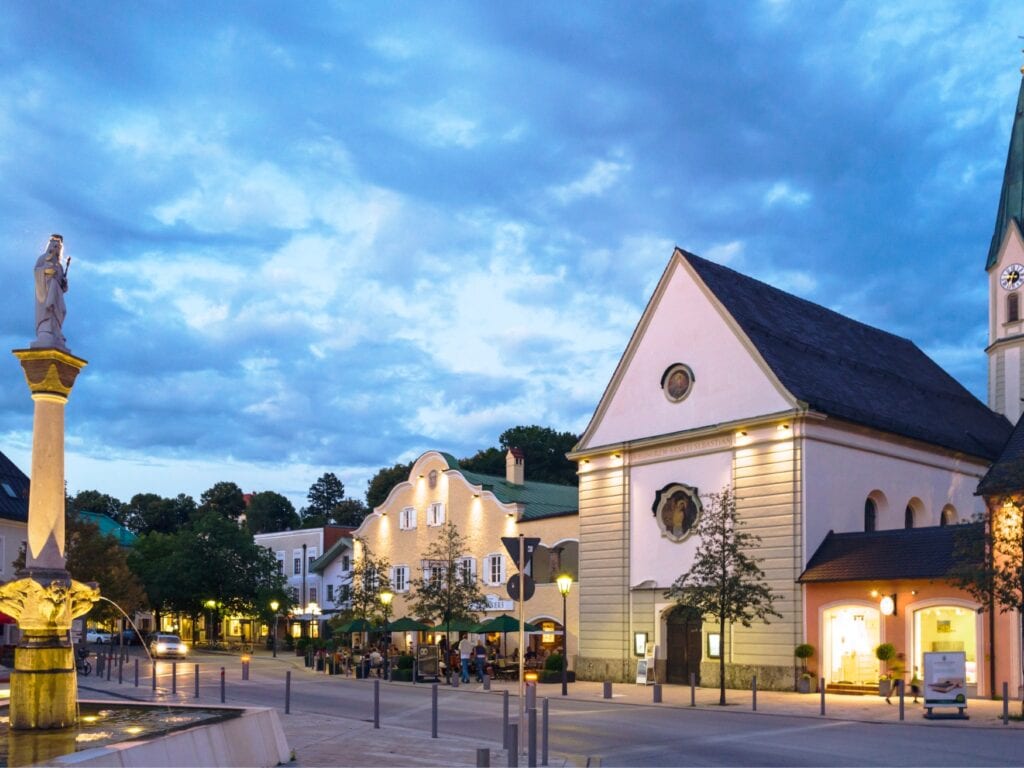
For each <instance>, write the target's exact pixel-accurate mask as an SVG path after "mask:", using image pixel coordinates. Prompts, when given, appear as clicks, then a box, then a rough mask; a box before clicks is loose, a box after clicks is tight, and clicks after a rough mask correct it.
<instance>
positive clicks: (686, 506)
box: [651, 483, 702, 541]
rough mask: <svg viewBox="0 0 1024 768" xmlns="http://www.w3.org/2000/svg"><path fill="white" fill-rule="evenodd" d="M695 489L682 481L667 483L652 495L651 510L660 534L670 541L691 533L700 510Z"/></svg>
mask: <svg viewBox="0 0 1024 768" xmlns="http://www.w3.org/2000/svg"><path fill="white" fill-rule="evenodd" d="M701 509H702V507H701V503H700V494H699V493H698V492H697V489H696V488H694V487H693V486H690V485H683V484H682V483H669V484H668V485H666V486H665V487H664V488H662V489H661V490H660V491H658V493H657V494H655V496H654V505H653V506H652V507H651V511H652V512H653V513H654V518H655V519H656V520H657V521H658V527H659V528H661V535H662V536H664V537H665V538H667V539H671V540H672V541H684V540H686V539H687V538H689V536H690V534H692V533H693V531H694V528H695V526H696V524H697V518H698V517H699V516H700V512H701Z"/></svg>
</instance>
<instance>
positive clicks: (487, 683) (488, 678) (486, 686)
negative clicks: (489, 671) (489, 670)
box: [484, 675, 491, 691]
mask: <svg viewBox="0 0 1024 768" xmlns="http://www.w3.org/2000/svg"><path fill="white" fill-rule="evenodd" d="M484 690H485V691H489V690H491V676H490V675H484Z"/></svg>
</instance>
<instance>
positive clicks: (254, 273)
mask: <svg viewBox="0 0 1024 768" xmlns="http://www.w3.org/2000/svg"><path fill="white" fill-rule="evenodd" d="M1021 34H1024V6H1022V5H1021V3H1020V2H1019V0H994V1H993V2H960V1H957V2H940V0H925V1H922V2H892V1H889V0H887V2H885V3H877V2H843V3H841V2H826V1H824V0H823V1H822V2H787V1H786V0H763V1H761V2H757V1H754V2H730V1H715V2H685V3H662V2H619V3H615V2H587V3H566V2H516V3H479V2H477V3H444V2H430V3H350V2H338V3H331V2H309V3H299V4H287V3H270V2H247V3H230V2H212V1H211V0H204V1H203V2H138V3H104V2H99V0H97V1H96V2H89V3H80V2H63V3H56V2H45V1H41V0H10V1H9V2H5V3H4V11H3V13H2V14H0V180H2V183H0V286H2V288H3V294H2V295H3V298H2V299H0V348H6V349H8V350H10V349H15V348H24V347H26V346H27V345H28V342H30V341H31V339H32V338H33V337H34V329H33V320H32V318H33V315H32V312H33V309H32V306H33V284H32V267H33V265H34V263H35V260H36V258H37V257H38V256H39V254H41V253H42V252H43V250H44V248H45V246H46V241H47V239H48V236H49V234H50V233H51V232H60V233H61V234H62V235H63V236H64V242H65V252H66V253H67V254H69V255H70V256H71V257H72V266H71V268H70V274H69V282H70V289H69V292H68V294H67V304H68V317H67V321H66V322H65V326H64V332H65V335H66V336H67V339H68V345H69V347H70V349H71V351H72V352H73V353H74V354H76V355H78V356H80V357H83V358H85V359H87V360H88V361H89V365H88V367H87V368H86V369H85V370H84V371H83V373H82V375H81V376H80V377H79V379H78V382H77V384H76V385H75V389H74V392H73V393H72V395H71V399H70V402H69V404H68V407H67V472H66V476H67V483H68V488H69V491H71V492H72V493H75V492H77V491H79V490H83V489H97V490H100V491H103V492H105V493H110V494H112V495H114V496H117V497H118V498H121V499H122V500H127V499H128V498H130V497H131V496H132V495H134V494H135V493H139V492H153V493H160V494H163V495H175V494H177V493H181V492H184V493H189V494H191V495H193V496H195V497H196V498H198V497H199V495H200V494H201V493H202V491H203V490H205V489H206V488H208V487H210V486H212V485H213V484H214V483H215V482H218V481H222V480H230V481H233V482H236V483H238V484H239V485H240V486H241V487H242V488H243V489H244V490H246V491H261V490H274V491H277V492H279V493H283V494H285V495H286V496H288V497H289V498H291V499H292V500H293V502H294V503H295V504H296V506H297V507H298V506H300V505H301V504H302V503H303V502H304V500H305V495H306V492H307V490H308V488H309V486H310V485H311V484H312V483H313V482H314V481H315V480H316V479H317V477H319V476H320V475H321V474H322V473H324V472H334V473H335V474H336V475H338V477H339V478H340V479H341V480H342V481H343V482H344V483H345V486H346V490H347V492H348V495H349V496H353V497H356V498H362V496H363V494H364V492H365V489H366V482H367V480H368V479H369V478H370V477H371V476H372V475H373V474H374V473H375V472H376V471H377V470H378V469H379V468H380V467H382V466H390V465H392V464H394V463H397V462H400V461H408V460H410V459H412V458H415V457H416V456H418V455H420V454H421V453H422V452H424V451H426V450H430V449H440V450H445V451H449V452H451V453H453V454H455V455H457V456H467V455H471V454H472V453H475V452H476V451H477V450H479V449H481V448H486V447H489V446H492V445H496V444H497V440H498V435H500V433H501V432H502V431H504V430H505V429H507V428H508V427H511V426H515V425H526V424H539V425H543V426H549V427H552V428H555V429H557V430H559V431H563V430H569V431H573V432H581V431H582V430H583V429H584V428H585V426H586V424H587V422H588V421H589V419H590V416H591V415H592V413H593V411H594V409H595V408H596V406H597V403H598V400H599V399H600V397H601V394H602V392H603V390H604V388H605V385H606V384H607V382H608V380H609V378H610V377H611V374H612V372H613V370H614V368H615V365H616V364H617V362H618V360H619V358H620V356H621V354H622V352H623V350H624V348H625V346H626V344H627V342H628V340H629V337H630V335H631V334H632V332H633V330H634V328H635V326H636V323H637V321H638V320H639V318H640V315H641V313H642V311H643V309H644V306H645V305H646V303H647V300H648V298H649V296H650V294H651V292H652V291H653V289H654V286H655V284H656V283H657V280H658V278H659V277H660V275H661V272H662V270H663V269H664V267H665V264H666V263H667V262H668V260H669V258H670V256H671V254H672V249H673V247H674V246H676V245H678V246H680V247H682V248H685V249H686V250H689V251H692V252H694V253H697V254H699V255H702V256H704V257H706V258H709V259H711V260H713V261H716V262H719V263H722V264H727V265H728V266H730V267H732V268H734V269H738V270H740V271H742V272H744V273H746V274H749V275H751V276H753V277H756V278H758V279H760V280H764V281H766V282H769V283H771V284H773V285H775V286H777V287H779V288H782V289H784V290H786V291H789V292H791V293H795V294H796V295H798V296H801V297H804V298H806V299H809V300H811V301H815V302H818V303H821V304H824V305H826V306H828V307H831V308H832V309H835V310H837V311H839V312H842V313H844V314H846V315H849V316H851V317H854V318H856V319H858V320H861V321H863V322H866V323H869V324H871V325H875V326H878V327H880V328H883V329H885V330H888V331H891V332H893V333H896V334H899V335H901V336H905V337H908V338H910V339H912V340H913V341H914V342H915V343H917V344H918V346H920V347H921V348H922V349H923V350H924V351H925V352H927V353H928V354H929V355H931V356H932V357H933V358H934V359H935V360H936V361H938V362H939V364H941V365H942V366H943V367H945V368H946V369H947V370H948V371H949V372H950V373H952V374H953V375H954V376H955V377H956V378H957V379H958V380H959V381H961V382H962V383H963V384H964V385H965V386H966V387H968V388H969V389H970V390H971V391H972V392H974V393H975V394H976V395H977V396H978V397H979V398H981V399H982V400H984V399H985V388H986V362H985V360H986V358H985V354H984V347H985V344H986V322H987V320H986V318H987V278H986V274H985V272H984V266H985V259H986V256H987V252H988V245H989V241H990V239H991V237H992V230H993V225H994V221H995V213H996V204H997V202H998V198H999V189H1000V184H1001V179H1002V171H1003V167H1004V163H1005V159H1006V151H1007V146H1008V140H1009V131H1010V125H1011V123H1012V118H1013V110H1014V105H1015V103H1016V97H1017V92H1018V88H1019V84H1020V78H1021V75H1020V71H1019V68H1020V66H1021V64H1022V63H1024V57H1022V55H1021V51H1020V49H1021V47H1022V43H1024V41H1021V40H1019V39H1018V37H1017V36H1018V35H1021ZM31 429H32V405H31V400H30V399H29V397H28V392H27V388H26V386H25V382H24V378H23V376H22V374H21V371H20V368H19V366H18V363H17V361H16V360H15V359H14V357H13V356H11V355H9V354H6V353H3V354H0V450H2V451H3V452H4V453H6V454H7V455H8V456H9V457H11V459H12V460H14V461H15V463H17V464H18V465H19V466H20V467H22V469H24V470H25V471H26V472H27V471H28V469H29V465H30V450H31Z"/></svg>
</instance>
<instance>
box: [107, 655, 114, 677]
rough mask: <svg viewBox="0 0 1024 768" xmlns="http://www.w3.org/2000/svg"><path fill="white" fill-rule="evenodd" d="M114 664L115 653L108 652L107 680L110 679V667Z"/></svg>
mask: <svg viewBox="0 0 1024 768" xmlns="http://www.w3.org/2000/svg"><path fill="white" fill-rule="evenodd" d="M113 666H114V656H113V654H109V653H108V654H107V680H108V681H109V680H110V668H111V667H113Z"/></svg>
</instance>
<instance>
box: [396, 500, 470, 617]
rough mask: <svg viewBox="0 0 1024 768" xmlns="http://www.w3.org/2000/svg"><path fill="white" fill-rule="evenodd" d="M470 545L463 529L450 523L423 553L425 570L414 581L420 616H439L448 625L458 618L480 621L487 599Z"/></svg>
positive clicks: (415, 603)
mask: <svg viewBox="0 0 1024 768" xmlns="http://www.w3.org/2000/svg"><path fill="white" fill-rule="evenodd" d="M467 549H468V545H467V543H466V541H465V539H463V538H462V536H461V535H460V534H459V529H458V528H457V527H456V525H455V524H454V523H453V522H451V521H450V520H449V521H448V522H446V523H445V524H444V525H443V526H442V527H441V530H440V531H439V533H438V536H437V538H435V539H434V540H433V541H432V542H431V543H430V546H428V547H427V549H426V551H425V552H424V553H423V565H422V573H421V575H420V576H419V577H417V578H415V579H413V580H412V593H413V596H412V602H411V607H412V609H413V611H414V612H415V614H416V615H417V616H419V617H420V618H436V619H437V620H438V623H439V624H443V625H445V628H446V629H447V627H449V626H451V622H452V621H454V620H455V619H471V620H474V621H475V620H476V611H477V610H479V606H480V605H481V604H482V603H484V601H485V598H484V595H483V592H482V591H481V589H480V583H479V582H478V581H477V578H476V573H474V572H473V571H472V562H473V561H472V560H470V559H467V558H466V557H465V554H466V551H467Z"/></svg>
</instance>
